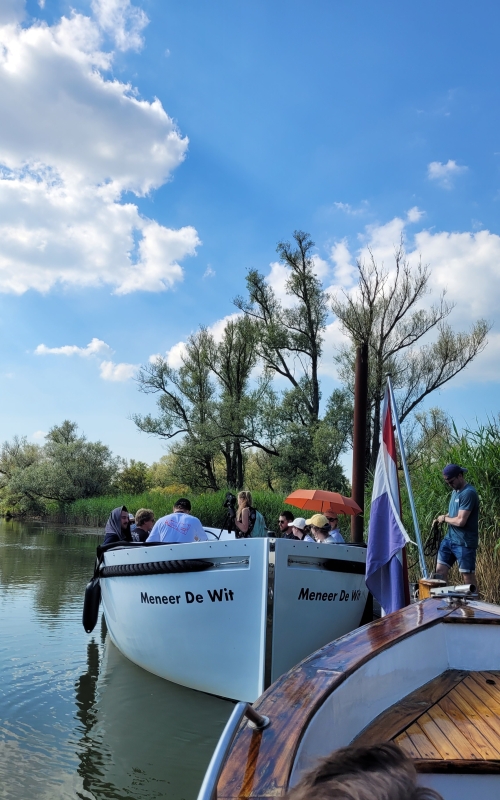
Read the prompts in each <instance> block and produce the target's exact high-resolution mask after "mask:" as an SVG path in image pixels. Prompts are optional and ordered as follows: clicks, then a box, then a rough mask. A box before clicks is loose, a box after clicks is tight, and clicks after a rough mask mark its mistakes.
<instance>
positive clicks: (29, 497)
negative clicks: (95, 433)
mask: <svg viewBox="0 0 500 800" xmlns="http://www.w3.org/2000/svg"><path fill="white" fill-rule="evenodd" d="M77 431H78V426H77V425H76V423H74V422H69V420H65V421H64V422H63V423H62V425H56V426H54V427H53V428H51V429H50V431H49V433H48V434H47V436H46V437H45V439H46V443H45V445H44V446H43V447H42V448H39V449H38V450H36V451H35V450H33V449H31V450H30V448H33V446H30V445H28V444H27V443H26V441H25V440H13V442H12V443H11V444H9V443H8V442H6V443H5V444H4V445H3V448H2V455H0V461H1V460H2V459H3V461H4V468H6V467H5V465H7V467H8V464H9V458H10V459H11V461H12V453H13V452H15V451H16V450H17V452H18V455H17V458H18V461H19V465H18V466H14V467H12V468H11V469H10V473H8V472H4V481H5V483H4V486H3V489H2V498H3V500H4V503H8V502H10V501H11V500H13V501H14V510H15V511H16V512H18V513H19V512H24V513H31V514H33V513H41V512H42V510H43V507H44V505H45V501H47V500H53V501H55V502H57V503H58V504H59V505H65V504H66V503H71V502H73V501H74V500H76V499H77V498H84V497H96V496H98V495H101V494H104V493H106V492H107V491H109V490H110V488H111V487H112V486H113V484H114V481H115V479H116V476H117V473H118V470H119V467H120V465H121V460H120V459H119V458H115V457H113V455H112V453H111V451H110V449H109V448H108V447H106V445H103V444H102V443H101V442H88V441H87V439H86V438H85V436H83V435H78V432H77ZM19 445H20V446H19Z"/></svg>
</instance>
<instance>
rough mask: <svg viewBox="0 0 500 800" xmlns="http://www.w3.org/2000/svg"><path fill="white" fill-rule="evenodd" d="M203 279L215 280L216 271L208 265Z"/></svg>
mask: <svg viewBox="0 0 500 800" xmlns="http://www.w3.org/2000/svg"><path fill="white" fill-rule="evenodd" d="M203 277H204V278H215V270H214V269H212V267H211V266H210V264H207V268H206V270H205V272H204V273H203Z"/></svg>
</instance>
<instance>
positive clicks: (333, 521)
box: [325, 510, 345, 544]
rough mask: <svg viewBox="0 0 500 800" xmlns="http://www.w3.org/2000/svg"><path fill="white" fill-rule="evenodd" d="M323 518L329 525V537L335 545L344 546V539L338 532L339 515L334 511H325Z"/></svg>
mask: <svg viewBox="0 0 500 800" xmlns="http://www.w3.org/2000/svg"><path fill="white" fill-rule="evenodd" d="M325 517H326V518H327V520H328V522H329V524H330V536H333V541H334V542H335V544H345V540H344V537H343V536H342V534H341V533H340V531H339V515H338V514H336V513H335V511H328V510H327V511H325Z"/></svg>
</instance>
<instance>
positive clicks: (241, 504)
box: [238, 492, 252, 508]
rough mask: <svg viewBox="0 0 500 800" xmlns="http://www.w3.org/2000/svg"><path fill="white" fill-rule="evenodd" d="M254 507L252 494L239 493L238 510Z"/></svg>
mask: <svg viewBox="0 0 500 800" xmlns="http://www.w3.org/2000/svg"><path fill="white" fill-rule="evenodd" d="M251 505H252V493H251V492H239V493H238V508H250V507H251Z"/></svg>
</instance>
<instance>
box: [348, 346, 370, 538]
mask: <svg viewBox="0 0 500 800" xmlns="http://www.w3.org/2000/svg"><path fill="white" fill-rule="evenodd" d="M367 409H368V344H367V343H364V344H360V345H358V346H357V347H356V371H355V379H354V430H353V443H352V444H353V446H352V499H353V500H354V501H355V502H356V503H357V504H358V506H359V507H360V508H361V514H358V515H357V516H353V517H351V541H352V542H362V541H363V525H364V517H363V514H364V510H365V478H366V414H367Z"/></svg>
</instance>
